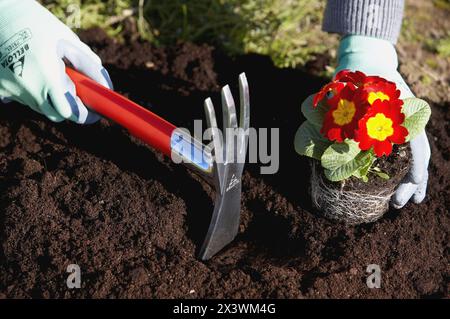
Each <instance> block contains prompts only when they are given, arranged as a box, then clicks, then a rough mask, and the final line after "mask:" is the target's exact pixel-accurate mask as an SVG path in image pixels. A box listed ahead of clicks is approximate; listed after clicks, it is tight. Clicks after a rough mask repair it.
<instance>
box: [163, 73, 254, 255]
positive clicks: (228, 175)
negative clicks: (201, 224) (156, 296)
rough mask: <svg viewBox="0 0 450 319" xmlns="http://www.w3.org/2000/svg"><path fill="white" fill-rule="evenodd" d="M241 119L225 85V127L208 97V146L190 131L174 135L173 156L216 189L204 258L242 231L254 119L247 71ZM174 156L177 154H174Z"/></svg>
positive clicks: (242, 80) (202, 252)
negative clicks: (243, 194)
mask: <svg viewBox="0 0 450 319" xmlns="http://www.w3.org/2000/svg"><path fill="white" fill-rule="evenodd" d="M239 91H240V113H241V114H240V121H239V123H238V120H237V115H236V107H235V103H234V100H233V96H232V95H231V91H230V88H229V86H228V85H226V86H225V87H223V88H222V92H221V96H222V112H223V129H222V131H220V130H219V128H218V127H217V120H216V115H215V111H214V106H213V103H212V101H211V99H210V98H207V99H206V100H205V104H204V106H205V113H206V120H207V124H208V131H207V133H209V136H210V138H211V140H212V142H211V143H210V144H209V145H208V146H205V145H203V144H202V143H201V142H199V141H198V140H196V139H194V138H192V137H191V135H190V134H189V132H187V131H185V130H183V129H179V128H178V129H176V130H175V131H174V133H173V135H172V146H171V148H172V159H173V160H174V161H175V162H179V161H180V159H181V160H182V161H183V163H184V164H186V165H187V166H188V167H189V168H191V169H193V170H194V171H196V172H197V173H199V174H200V175H201V176H202V177H204V178H205V179H206V180H207V181H208V182H209V183H210V184H212V185H213V186H214V187H215V189H216V198H215V203H214V212H213V214H212V219H211V222H210V225H209V228H208V232H207V234H206V238H205V240H204V242H203V245H202V247H201V249H200V256H199V257H200V258H201V259H203V260H206V259H209V258H211V257H212V256H213V255H214V254H216V253H217V252H218V251H219V250H221V249H222V248H223V247H224V246H226V245H227V244H229V243H230V242H231V241H232V240H233V239H234V237H235V236H236V234H237V232H238V227H239V217H240V207H241V177H242V171H243V169H244V163H245V158H246V150H247V141H248V128H249V122H250V98H249V90H248V84H247V79H246V77H245V74H244V73H242V74H241V75H240V76H239ZM174 155H176V156H175V157H174Z"/></svg>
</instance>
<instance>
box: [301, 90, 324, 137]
mask: <svg viewBox="0 0 450 319" xmlns="http://www.w3.org/2000/svg"><path fill="white" fill-rule="evenodd" d="M314 95H315V94H313V95H310V96H309V97H308V98H307V99H306V100H305V101H303V103H302V113H303V115H304V116H305V117H306V119H307V120H308V122H310V123H311V124H313V125H314V126H317V127H318V128H319V130H320V129H321V128H322V125H323V119H324V117H325V113H326V112H327V111H328V106H327V105H326V104H325V103H323V102H319V104H318V105H317V106H316V107H314V106H313V99H314Z"/></svg>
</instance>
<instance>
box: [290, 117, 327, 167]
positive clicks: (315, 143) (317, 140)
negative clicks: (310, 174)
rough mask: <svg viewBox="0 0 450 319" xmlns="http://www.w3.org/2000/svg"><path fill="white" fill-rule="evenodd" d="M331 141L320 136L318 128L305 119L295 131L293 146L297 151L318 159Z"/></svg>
mask: <svg viewBox="0 0 450 319" xmlns="http://www.w3.org/2000/svg"><path fill="white" fill-rule="evenodd" d="M330 144H331V142H330V141H329V140H327V139H326V138H325V137H323V136H322V134H320V132H319V128H317V127H316V126H314V125H312V124H311V123H310V122H308V121H305V122H303V124H302V125H300V127H299V129H298V130H297V133H295V139H294V146H295V150H296V152H297V153H299V154H300V155H304V156H309V157H312V158H315V159H317V160H320V158H321V156H322V154H323V152H324V151H325V150H326V149H327V147H328V146H330Z"/></svg>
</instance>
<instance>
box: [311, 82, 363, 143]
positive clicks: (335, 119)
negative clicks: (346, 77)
mask: <svg viewBox="0 0 450 319" xmlns="http://www.w3.org/2000/svg"><path fill="white" fill-rule="evenodd" d="M355 93H356V88H355V86H354V85H353V84H352V83H348V84H347V85H346V86H345V87H344V88H343V89H342V90H341V91H340V92H339V94H338V95H337V96H336V97H335V98H334V99H333V100H332V101H330V100H328V104H329V106H330V109H329V110H328V112H327V113H326V114H325V118H324V122H323V125H322V129H321V131H320V132H321V133H322V134H323V135H325V136H326V137H327V138H328V139H329V140H331V141H337V142H342V141H343V140H344V139H346V138H353V137H354V132H355V129H356V128H357V126H358V121H359V120H360V119H361V118H362V117H363V116H364V114H365V112H366V109H367V107H366V105H367V104H366V103H360V102H359V101H358V100H356V99H355V97H356V94H355Z"/></svg>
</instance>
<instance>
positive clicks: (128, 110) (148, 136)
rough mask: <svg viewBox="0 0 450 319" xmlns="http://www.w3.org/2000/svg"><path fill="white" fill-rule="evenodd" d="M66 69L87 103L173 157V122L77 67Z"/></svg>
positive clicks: (79, 94)
mask: <svg viewBox="0 0 450 319" xmlns="http://www.w3.org/2000/svg"><path fill="white" fill-rule="evenodd" d="M66 72H67V74H68V75H69V77H70V78H71V79H72V81H73V83H75V87H76V90H77V95H78V97H79V98H80V99H81V100H82V101H83V103H84V104H85V105H86V106H88V107H89V108H91V109H92V110H94V111H95V112H97V113H99V114H101V115H103V116H104V117H106V118H109V119H111V120H113V121H114V122H116V123H118V124H120V125H121V126H123V127H125V128H126V129H128V131H129V132H130V133H131V134H132V135H134V136H136V137H137V138H139V139H140V140H142V141H143V142H145V143H147V144H148V145H150V146H152V147H154V148H156V149H157V150H159V151H161V152H163V153H164V154H166V155H167V156H170V154H171V148H170V139H171V136H172V132H173V130H175V128H176V127H175V126H174V125H172V124H171V123H169V122H167V121H166V120H164V119H162V118H161V117H159V116H158V115H156V114H154V113H152V112H150V111H149V110H147V109H145V108H143V107H142V106H140V105H138V104H136V103H134V102H132V101H130V100H129V99H127V98H126V97H124V96H122V95H120V94H118V93H116V92H114V91H113V90H110V89H107V88H105V87H104V86H102V85H100V84H98V83H97V82H95V81H93V80H91V79H90V78H88V77H87V76H85V75H83V74H81V73H79V72H77V71H75V70H74V69H71V68H69V67H67V68H66Z"/></svg>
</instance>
